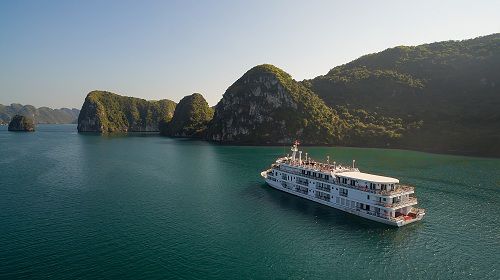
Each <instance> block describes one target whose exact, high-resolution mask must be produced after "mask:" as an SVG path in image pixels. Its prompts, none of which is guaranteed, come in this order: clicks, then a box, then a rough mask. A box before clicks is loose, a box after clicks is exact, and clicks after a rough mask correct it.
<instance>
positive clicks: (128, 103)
mask: <svg viewBox="0 0 500 280" xmlns="http://www.w3.org/2000/svg"><path fill="white" fill-rule="evenodd" d="M175 106H176V103H175V102H173V101H171V100H168V99H164V100H159V101H147V100H144V99H140V98H135V97H126V96H121V95H118V94H114V93H111V92H107V91H92V92H90V93H89V94H88V95H87V97H86V98H85V102H84V103H83V106H82V110H81V111H80V115H79V117H78V131H79V132H101V133H107V132H158V131H159V123H160V121H164V122H169V121H170V119H172V116H173V113H174V109H175Z"/></svg>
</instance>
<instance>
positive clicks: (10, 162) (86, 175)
mask: <svg viewBox="0 0 500 280" xmlns="http://www.w3.org/2000/svg"><path fill="white" fill-rule="evenodd" d="M305 149H306V150H307V152H308V153H309V155H310V156H312V157H313V158H315V159H318V160H323V159H324V158H325V157H326V155H329V156H330V158H334V159H335V160H336V161H337V162H345V163H349V162H350V161H351V160H352V159H356V162H357V165H358V167H359V168H360V169H361V170H362V171H367V172H373V173H378V174H381V175H387V176H394V177H398V178H400V180H401V181H402V182H405V183H409V184H413V185H416V186H417V188H416V193H417V196H418V198H419V204H420V206H421V207H423V208H426V210H427V216H426V217H425V219H424V220H423V221H422V222H420V223H415V224H411V225H409V226H407V227H404V228H400V229H397V228H392V227H389V226H386V225H382V224H378V223H375V222H372V221H367V220H364V219H362V218H359V217H356V216H352V215H350V214H347V213H344V212H340V211H338V210H334V209H331V208H328V207H325V206H322V205H318V204H315V203H313V202H310V201H306V200H303V199H301V198H298V197H294V196H291V195H289V194H286V193H282V192H279V191H277V190H274V189H272V188H270V187H267V186H266V185H265V184H264V183H263V181H262V179H261V178H260V175H259V173H260V171H261V170H263V169H265V168H267V166H268V165H269V164H270V163H271V162H272V161H273V160H274V159H275V158H276V157H277V156H279V155H281V154H283V147H236V146H220V145H213V144H209V143H206V142H203V141H193V140H182V139H170V138H164V137H159V136H157V135H154V134H132V135H128V136H98V135H92V134H85V135H82V134H78V133H76V127H75V126H74V125H40V126H38V131H37V132H35V133H14V132H8V131H6V127H0V174H1V182H0V279H18V278H35V279H41V278H51V279H112V278H113V279H144V278H149V279H164V278H178V279H217V278H226V279H255V278H267V279H269V278H272V279H321V278H323V279H332V278H337V279H338V278H344V279H345V278H351V279H382V278H388V279H395V278H401V279H409V278H414V279H438V278H439V279H463V278H467V279H481V278H482V279H500V272H499V269H500V264H499V259H500V258H499V256H500V221H499V215H500V214H499V212H498V209H499V208H500V160H499V159H485V158H472V157H461V156H449V155H435V154H426V153H420V152H412V151H400V150H383V149H360V148H325V147H321V148H312V147H307V148H305Z"/></svg>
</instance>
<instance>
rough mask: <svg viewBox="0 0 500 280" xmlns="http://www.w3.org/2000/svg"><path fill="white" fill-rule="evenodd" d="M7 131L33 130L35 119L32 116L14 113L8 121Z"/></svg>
mask: <svg viewBox="0 0 500 280" xmlns="http://www.w3.org/2000/svg"><path fill="white" fill-rule="evenodd" d="M8 130H9V131H28V132H33V131H35V121H34V120H33V118H30V117H26V116H21V115H15V116H14V117H13V118H12V120H11V121H10V123H9V128H8Z"/></svg>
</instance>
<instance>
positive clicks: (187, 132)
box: [160, 93, 214, 138]
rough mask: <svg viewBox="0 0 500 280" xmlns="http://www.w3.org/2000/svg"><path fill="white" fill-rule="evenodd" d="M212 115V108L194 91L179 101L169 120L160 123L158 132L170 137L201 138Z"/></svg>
mask: <svg viewBox="0 0 500 280" xmlns="http://www.w3.org/2000/svg"><path fill="white" fill-rule="evenodd" d="M213 116H214V110H213V109H212V108H210V106H208V103H207V101H206V100H205V98H203V96H202V95H201V94H199V93H194V94H192V95H188V96H186V97H184V98H182V99H181V101H179V104H177V106H176V107H175V111H174V116H173V117H172V120H171V121H169V122H168V121H163V122H161V123H160V133H161V134H162V135H165V136H172V137H193V138H202V137H203V136H204V133H205V130H206V129H207V127H208V124H209V122H210V121H211V120H212V118H213Z"/></svg>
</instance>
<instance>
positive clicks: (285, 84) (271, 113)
mask: <svg viewBox="0 0 500 280" xmlns="http://www.w3.org/2000/svg"><path fill="white" fill-rule="evenodd" d="M344 126H345V125H344V124H343V123H342V122H341V121H340V120H339V118H338V116H337V115H336V114H335V113H334V112H333V111H332V110H331V109H330V108H328V107H327V106H326V105H325V104H324V102H323V101H322V100H321V99H319V98H318V97H317V96H316V95H315V94H313V93H312V92H311V91H310V90H308V89H307V88H306V87H304V86H302V85H301V84H299V83H298V82H296V81H295V80H293V79H292V78H291V77H290V75H288V74H287V73H285V72H284V71H282V70H281V69H279V68H277V67H275V66H272V65H268V64H264V65H259V66H256V67H254V68H252V69H250V70H249V71H248V72H246V73H245V74H244V75H243V76H242V77H241V78H240V79H238V80H237V81H236V82H235V83H234V84H233V85H231V86H230V87H229V88H228V89H227V91H226V92H225V93H224V96H223V97H222V99H221V101H220V102H219V103H218V104H217V106H216V107H215V115H214V118H213V120H212V122H211V124H210V127H209V129H208V131H207V135H206V137H207V139H208V140H211V141H217V142H236V143H247V144H278V143H291V142H292V141H293V140H295V139H300V140H301V141H302V142H303V143H306V144H328V143H339V142H340V140H341V131H342V130H344V128H345V127H344Z"/></svg>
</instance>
